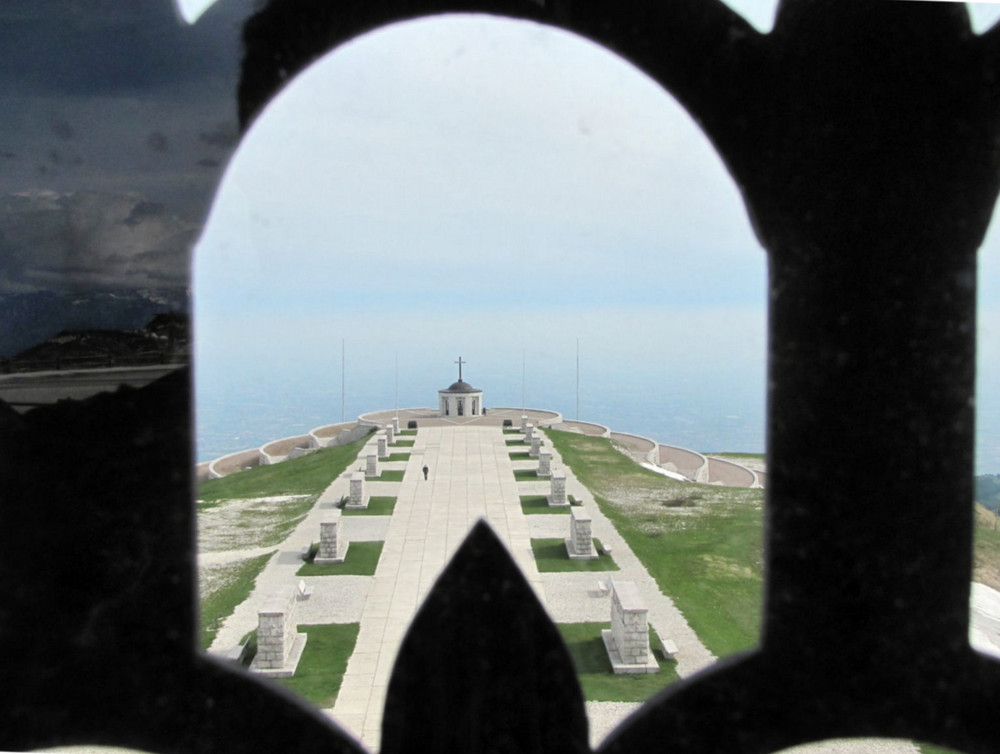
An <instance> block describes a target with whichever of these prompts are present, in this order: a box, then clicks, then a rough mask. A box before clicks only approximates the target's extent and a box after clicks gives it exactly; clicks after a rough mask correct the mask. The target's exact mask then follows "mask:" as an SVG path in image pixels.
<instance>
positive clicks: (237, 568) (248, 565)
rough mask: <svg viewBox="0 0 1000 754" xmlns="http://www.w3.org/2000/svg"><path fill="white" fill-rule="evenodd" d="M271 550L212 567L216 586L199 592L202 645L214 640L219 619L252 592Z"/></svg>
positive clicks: (219, 624) (219, 626)
mask: <svg viewBox="0 0 1000 754" xmlns="http://www.w3.org/2000/svg"><path fill="white" fill-rule="evenodd" d="M273 554H274V553H273V552H269V553H266V554H264V555H258V556H257V557H255V558H247V559H246V560H240V561H238V562H236V563H227V564H226V565H224V566H214V567H213V568H212V572H213V578H212V582H214V583H218V584H219V586H217V587H216V588H214V589H213V590H212V591H211V592H210V593H208V594H205V593H204V591H203V593H202V595H201V648H202V649H208V648H209V647H210V646H211V645H212V642H213V641H215V635H216V634H217V633H218V632H219V628H221V627H222V622H223V621H224V620H225V619H226V618H228V617H229V616H230V615H232V614H233V610H235V609H236V606H237V605H239V604H241V603H242V602H243V601H244V600H246V598H247V597H249V596H250V592H252V591H253V587H254V584H255V583H256V582H257V577H258V576H259V575H260V572H261V571H263V570H264V566H266V565H267V561H268V560H270V559H271V555H273Z"/></svg>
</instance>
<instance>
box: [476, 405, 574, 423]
mask: <svg viewBox="0 0 1000 754" xmlns="http://www.w3.org/2000/svg"><path fill="white" fill-rule="evenodd" d="M489 410H490V411H517V412H521V413H528V412H530V413H532V414H544V416H540V417H537V420H536V421H535V422H534V424H535V426H538V427H551V426H552V425H553V424H563V423H565V420H564V419H563V415H562V414H560V413H559V412H558V411H549V410H548V409H547V408H531V407H530V406H529V407H528V408H514V407H512V406H491V407H490V408H489Z"/></svg>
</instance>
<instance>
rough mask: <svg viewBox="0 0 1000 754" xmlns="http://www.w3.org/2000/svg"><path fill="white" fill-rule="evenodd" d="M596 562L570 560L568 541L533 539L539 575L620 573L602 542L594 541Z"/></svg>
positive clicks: (532, 543)
mask: <svg viewBox="0 0 1000 754" xmlns="http://www.w3.org/2000/svg"><path fill="white" fill-rule="evenodd" d="M594 547H596V548H597V553H598V557H597V559H596V560H570V557H569V553H567V552H566V541H565V540H562V539H533V540H531V552H532V553H534V555H535V565H537V566H538V572H539V573H572V572H574V571H618V570H620V569H619V568H618V564H617V563H615V561H614V559H613V558H612V557H611V556H610V555H608V554H607V553H606V552H604V548H603V547H602V546H601V542H600V540H597V539H595V540H594Z"/></svg>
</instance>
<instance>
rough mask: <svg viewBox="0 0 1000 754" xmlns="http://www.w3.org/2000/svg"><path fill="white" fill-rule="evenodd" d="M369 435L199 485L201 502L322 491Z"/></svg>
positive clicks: (344, 467)
mask: <svg viewBox="0 0 1000 754" xmlns="http://www.w3.org/2000/svg"><path fill="white" fill-rule="evenodd" d="M366 439H367V438H362V439H360V440H355V441H354V442H352V443H348V444H347V445H337V446H335V447H332V448H321V449H320V450H317V451H316V452H315V453H310V454H309V455H307V456H302V457H301V458H293V459H291V460H289V461H282V462H281V463H276V464H274V465H272V466H257V467H255V468H252V469H247V470H246V471H240V472H237V473H235V474H230V475H229V476H225V477H222V478H221V479H209V480H208V481H206V482H202V483H201V484H200V485H199V486H198V501H199V504H202V501H204V503H206V504H207V503H213V502H216V501H219V500H232V499H234V498H246V497H269V496H271V495H317V496H318V495H319V494H320V493H321V492H322V491H323V490H325V489H326V488H327V487H328V486H329V485H330V482H332V481H333V480H334V479H336V478H337V477H338V476H340V475H341V474H342V473H343V472H344V469H346V468H347V467H348V465H350V464H351V463H353V461H354V460H355V459H356V458H357V457H358V453H360V452H361V448H362V447H364V444H365V441H366Z"/></svg>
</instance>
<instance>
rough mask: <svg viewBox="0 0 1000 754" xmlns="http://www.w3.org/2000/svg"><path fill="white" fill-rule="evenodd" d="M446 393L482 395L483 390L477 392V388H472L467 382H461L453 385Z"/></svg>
mask: <svg viewBox="0 0 1000 754" xmlns="http://www.w3.org/2000/svg"><path fill="white" fill-rule="evenodd" d="M445 392H448V393H481V392H482V390H477V389H476V388H474V387H472V385H470V384H469V383H468V382H466V381H465V380H459V381H458V382H453V383H451V385H450V386H449V387H448V388H447V389H446V390H445Z"/></svg>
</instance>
